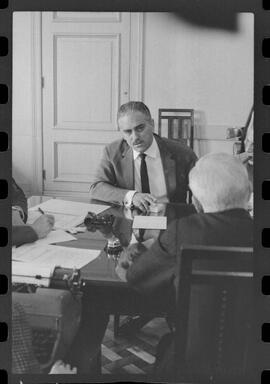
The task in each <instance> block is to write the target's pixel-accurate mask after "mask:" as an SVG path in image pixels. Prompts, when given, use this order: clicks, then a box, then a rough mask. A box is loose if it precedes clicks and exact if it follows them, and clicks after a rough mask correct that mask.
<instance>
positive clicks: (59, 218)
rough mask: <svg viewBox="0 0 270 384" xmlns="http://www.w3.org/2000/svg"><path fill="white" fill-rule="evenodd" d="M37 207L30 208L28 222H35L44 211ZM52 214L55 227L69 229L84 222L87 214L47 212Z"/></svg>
mask: <svg viewBox="0 0 270 384" xmlns="http://www.w3.org/2000/svg"><path fill="white" fill-rule="evenodd" d="M34 209H37V208H36V207H33V208H30V209H29V210H28V219H27V224H30V225H31V224H33V223H34V221H36V220H37V219H38V218H39V217H40V216H41V215H42V213H40V211H38V210H34ZM46 213H48V214H50V215H53V216H54V220H55V222H54V228H55V229H63V230H67V229H70V228H74V227H77V225H80V224H82V223H83V221H84V218H85V216H86V215H69V214H63V213H54V212H46Z"/></svg>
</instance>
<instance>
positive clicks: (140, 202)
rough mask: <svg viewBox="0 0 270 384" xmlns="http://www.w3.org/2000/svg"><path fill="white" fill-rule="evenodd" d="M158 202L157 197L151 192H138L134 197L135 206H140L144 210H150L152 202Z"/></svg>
mask: <svg viewBox="0 0 270 384" xmlns="http://www.w3.org/2000/svg"><path fill="white" fill-rule="evenodd" d="M156 202H157V199H156V198H155V197H154V196H152V195H151V194H150V193H140V192H136V193H135V194H134V195H133V199H132V203H133V205H134V207H136V208H139V209H140V210H141V211H142V212H148V211H149V206H150V204H154V203H156Z"/></svg>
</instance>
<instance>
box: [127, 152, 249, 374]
mask: <svg viewBox="0 0 270 384" xmlns="http://www.w3.org/2000/svg"><path fill="white" fill-rule="evenodd" d="M189 185H190V189H191V191H192V193H193V203H194V205H195V207H196V209H197V211H198V213H196V214H193V215H190V216H188V217H184V218H182V219H179V220H176V221H174V222H172V223H171V224H170V226H169V227H168V229H167V230H166V231H165V232H164V233H163V234H162V235H161V236H160V237H159V239H158V240H157V241H156V242H155V243H154V244H153V245H152V247H151V248H150V249H149V250H147V251H146V252H141V254H140V253H139V252H137V253H136V254H135V257H133V262H130V266H129V268H128V270H127V272H126V279H127V281H128V283H129V284H130V285H131V286H133V287H134V288H136V289H137V290H139V291H140V292H142V293H144V294H145V295H149V296H151V297H153V298H154V297H160V300H164V301H165V302H166V301H167V302H170V303H171V302H172V298H171V297H170V296H169V295H172V296H173V300H174V295H175V288H174V281H175V277H177V272H178V271H177V270H176V265H177V263H176V258H177V256H178V255H179V250H180V247H181V245H183V244H188V245H213V246H214V245H216V246H236V247H237V246H239V247H252V246H253V220H252V218H251V217H250V215H249V213H248V211H247V206H248V201H249V197H250V191H251V188H250V184H249V180H248V174H247V171H246V169H245V167H244V166H243V165H242V164H241V162H240V161H239V160H238V159H236V158H234V157H233V156H231V155H227V154H223V153H220V154H219V153H217V154H209V155H206V156H204V157H202V158H201V159H200V160H198V162H197V163H196V165H195V167H194V168H193V169H192V170H191V172H190V174H189ZM128 256H129V257H130V259H132V254H131V255H128ZM164 293H165V295H164ZM174 305H175V301H174ZM172 345H173V337H172V336H170V340H169V342H168V340H167V341H166V342H164V343H161V346H162V348H165V351H162V352H161V351H160V349H162V348H159V356H158V359H157V362H158V364H159V365H160V367H161V369H159V368H160V367H156V368H157V369H156V372H158V373H159V374H161V376H162V377H163V378H164V377H166V375H167V377H169V376H170V374H171V373H172V369H173V366H172V362H173V346H172ZM169 363H170V364H169ZM168 367H169V368H168ZM165 371H166V372H165ZM158 377H160V376H159V375H158Z"/></svg>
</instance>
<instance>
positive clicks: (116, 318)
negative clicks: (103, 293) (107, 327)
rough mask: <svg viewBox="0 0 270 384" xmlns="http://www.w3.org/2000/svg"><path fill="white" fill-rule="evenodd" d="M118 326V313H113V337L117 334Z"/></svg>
mask: <svg viewBox="0 0 270 384" xmlns="http://www.w3.org/2000/svg"><path fill="white" fill-rule="evenodd" d="M119 327H120V315H118V314H115V315H114V320H113V335H114V337H117V336H118V333H119Z"/></svg>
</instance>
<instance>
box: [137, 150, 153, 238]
mask: <svg viewBox="0 0 270 384" xmlns="http://www.w3.org/2000/svg"><path fill="white" fill-rule="evenodd" d="M145 156H146V154H145V153H140V157H141V184H142V193H150V187H149V178H148V172H147V165H146V161H145ZM144 233H145V229H143V228H140V229H139V238H138V241H139V242H140V243H142V242H143V236H144Z"/></svg>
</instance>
